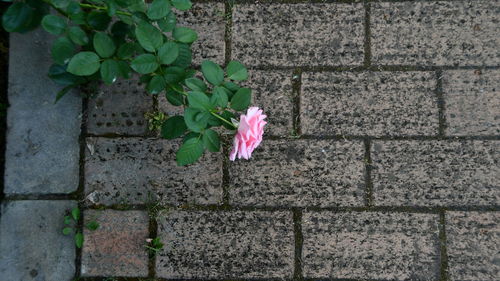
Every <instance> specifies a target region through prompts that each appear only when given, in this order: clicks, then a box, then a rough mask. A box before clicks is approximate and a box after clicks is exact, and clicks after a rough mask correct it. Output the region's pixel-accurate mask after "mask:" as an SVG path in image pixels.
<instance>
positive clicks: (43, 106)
mask: <svg viewBox="0 0 500 281" xmlns="http://www.w3.org/2000/svg"><path fill="white" fill-rule="evenodd" d="M52 39H53V37H52V36H50V35H47V33H46V32H45V31H43V30H36V31H33V32H30V33H27V34H24V35H21V34H17V33H12V34H11V35H10V48H9V50H10V52H9V55H10V56H9V60H10V63H9V87H8V94H9V104H10V107H9V109H8V112H7V140H6V142H7V144H6V151H5V188H4V192H5V193H6V194H53V193H59V194H61V193H71V192H73V191H75V190H76V189H77V188H78V172H79V159H80V157H79V154H80V145H79V142H78V138H79V135H80V127H81V113H82V100H81V98H80V97H79V96H78V94H77V93H76V92H70V93H68V94H66V95H65V96H64V97H63V98H62V99H61V100H60V101H59V102H58V103H57V104H54V101H55V97H56V94H57V92H58V91H59V90H61V89H62V87H59V86H57V85H56V84H55V83H54V82H52V81H51V80H50V79H49V78H48V77H47V71H48V70H49V67H50V65H51V64H52V57H51V55H50V47H51V42H52Z"/></svg>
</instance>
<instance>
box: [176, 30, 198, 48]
mask: <svg viewBox="0 0 500 281" xmlns="http://www.w3.org/2000/svg"><path fill="white" fill-rule="evenodd" d="M172 36H173V37H174V39H175V40H177V41H179V42H182V43H187V44H189V43H193V42H194V41H196V39H198V34H196V31H194V30H193V29H191V28H189V27H176V28H175V29H174V31H173V32H172Z"/></svg>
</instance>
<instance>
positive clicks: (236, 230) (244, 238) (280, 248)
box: [156, 210, 295, 279]
mask: <svg viewBox="0 0 500 281" xmlns="http://www.w3.org/2000/svg"><path fill="white" fill-rule="evenodd" d="M158 236H159V237H161V240H162V241H163V242H164V243H165V246H164V248H163V250H161V251H160V252H159V253H158V255H157V256H156V275H157V276H158V277H161V278H169V279H181V278H185V279H195V278H197V279H226V278H238V279H240V278H283V279H287V278H288V279H290V278H291V277H292V276H293V270H294V269H293V265H294V245H295V244H294V243H295V242H294V234H293V220H292V213H291V212H284V211H283V212H266V211H248V212H243V211H231V212H226V211H174V210H173V211H170V212H165V213H161V214H160V216H159V219H158Z"/></svg>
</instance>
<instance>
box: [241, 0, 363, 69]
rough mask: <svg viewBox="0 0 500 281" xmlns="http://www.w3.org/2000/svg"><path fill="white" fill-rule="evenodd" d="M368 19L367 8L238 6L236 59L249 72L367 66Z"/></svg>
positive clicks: (337, 5) (334, 4) (312, 4)
mask: <svg viewBox="0 0 500 281" xmlns="http://www.w3.org/2000/svg"><path fill="white" fill-rule="evenodd" d="M364 14H365V12H364V9H363V4H362V3H354V4H339V3H330V4H322V3H307V4H268V3H258V4H240V5H235V6H234V7H233V15H232V20H233V26H232V32H231V34H232V38H231V40H232V42H231V52H232V58H233V59H237V60H240V61H242V62H243V63H244V64H247V65H249V66H304V65H305V66H310V65H313V66H333V65H361V64H362V63H363V59H364V49H363V36H364Z"/></svg>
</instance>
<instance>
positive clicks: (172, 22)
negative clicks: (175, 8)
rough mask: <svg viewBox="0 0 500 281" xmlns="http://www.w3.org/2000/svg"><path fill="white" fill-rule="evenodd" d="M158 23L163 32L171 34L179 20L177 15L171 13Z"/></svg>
mask: <svg viewBox="0 0 500 281" xmlns="http://www.w3.org/2000/svg"><path fill="white" fill-rule="evenodd" d="M157 23H158V26H159V27H160V29H161V30H162V31H163V32H171V31H172V30H174V28H175V26H176V25H177V18H176V16H175V13H174V12H172V11H170V13H168V15H167V16H166V17H165V18H163V19H160V20H158V21H157Z"/></svg>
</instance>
